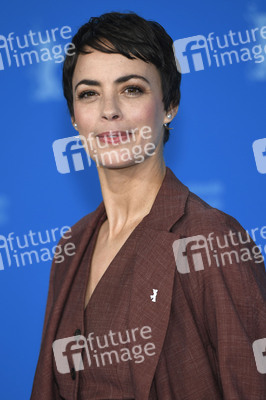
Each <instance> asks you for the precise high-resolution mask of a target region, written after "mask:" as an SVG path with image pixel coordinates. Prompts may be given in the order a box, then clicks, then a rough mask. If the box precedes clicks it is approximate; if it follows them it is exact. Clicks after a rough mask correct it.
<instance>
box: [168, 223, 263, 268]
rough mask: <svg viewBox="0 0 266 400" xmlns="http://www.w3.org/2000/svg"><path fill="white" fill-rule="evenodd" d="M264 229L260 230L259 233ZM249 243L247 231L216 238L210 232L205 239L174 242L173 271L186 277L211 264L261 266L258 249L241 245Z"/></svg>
mask: <svg viewBox="0 0 266 400" xmlns="http://www.w3.org/2000/svg"><path fill="white" fill-rule="evenodd" d="M264 228H265V227H263V228H262V229H261V232H262V233H263V234H264ZM256 230H257V229H256ZM256 230H253V231H254V232H255V231H256ZM254 232H253V233H254ZM250 242H251V238H250V236H249V234H248V232H247V231H246V232H245V233H244V234H243V233H242V232H233V231H231V230H230V231H229V233H228V234H224V235H220V236H215V234H214V232H211V233H210V234H209V235H208V236H207V237H205V236H204V235H196V236H190V237H187V238H182V239H178V240H175V241H174V243H173V252H174V257H175V262H176V267H177V270H178V272H179V273H181V274H187V273H189V272H191V270H194V271H202V270H204V269H205V268H208V267H211V266H212V265H215V266H216V267H224V266H228V265H232V264H233V263H237V264H239V263H241V262H248V261H253V262H255V263H256V264H257V263H262V262H263V261H264V257H263V255H262V253H261V252H262V247H261V246H257V245H253V246H249V247H247V246H244V245H245V244H247V243H250ZM264 250H266V245H265V247H264Z"/></svg>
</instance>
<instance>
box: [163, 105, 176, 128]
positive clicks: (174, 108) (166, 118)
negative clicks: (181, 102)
mask: <svg viewBox="0 0 266 400" xmlns="http://www.w3.org/2000/svg"><path fill="white" fill-rule="evenodd" d="M178 108H179V106H175V107H171V108H170V109H169V110H168V111H167V112H166V113H165V117H164V120H163V123H164V124H169V122H171V121H173V119H174V118H175V116H176V114H177V111H178ZM169 115H171V117H170V118H169Z"/></svg>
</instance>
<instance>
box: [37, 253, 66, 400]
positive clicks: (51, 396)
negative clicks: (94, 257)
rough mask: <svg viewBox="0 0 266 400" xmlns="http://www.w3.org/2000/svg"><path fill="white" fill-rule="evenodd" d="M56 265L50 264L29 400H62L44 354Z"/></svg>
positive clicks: (52, 300) (47, 354)
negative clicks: (39, 343)
mask: <svg viewBox="0 0 266 400" xmlns="http://www.w3.org/2000/svg"><path fill="white" fill-rule="evenodd" d="M55 271H56V264H55V263H54V261H53V263H52V267H51V272H50V279H49V289H48V297H47V302H46V310H45V317H44V324H43V331H42V338H41V345H40V354H39V358H38V363H37V367H36V371H35V376H34V381H33V386H32V393H31V397H30V400H42V399H43V400H44V399H45V400H62V397H61V396H60V394H59V390H58V387H57V385H56V382H55V381H54V379H53V374H52V368H51V363H50V357H49V352H46V350H45V349H46V331H47V327H48V325H49V320H50V317H51V313H52V308H53V303H54V279H55Z"/></svg>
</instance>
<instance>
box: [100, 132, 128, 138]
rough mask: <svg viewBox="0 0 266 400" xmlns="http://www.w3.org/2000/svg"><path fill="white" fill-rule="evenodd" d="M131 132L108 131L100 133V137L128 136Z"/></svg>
mask: <svg viewBox="0 0 266 400" xmlns="http://www.w3.org/2000/svg"><path fill="white" fill-rule="evenodd" d="M129 134H131V132H129V131H108V132H102V133H99V134H98V135H97V136H98V137H120V136H121V137H126V136H127V135H129Z"/></svg>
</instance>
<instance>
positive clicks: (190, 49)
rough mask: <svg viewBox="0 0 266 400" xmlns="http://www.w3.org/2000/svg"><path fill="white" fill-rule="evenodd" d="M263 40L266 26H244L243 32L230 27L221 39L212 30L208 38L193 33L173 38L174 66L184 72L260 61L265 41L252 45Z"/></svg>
mask: <svg viewBox="0 0 266 400" xmlns="http://www.w3.org/2000/svg"><path fill="white" fill-rule="evenodd" d="M262 39H263V40H266V26H262V27H261V28H253V29H250V30H248V29H247V30H246V31H245V32H244V33H243V32H240V31H239V32H233V31H232V30H230V31H229V32H228V33H227V34H224V35H223V37H222V38H221V37H220V36H214V32H211V33H209V35H208V36H207V37H205V36H203V35H196V36H190V37H187V38H184V39H177V40H175V41H174V51H175V56H176V58H177V60H178V62H177V69H178V70H179V72H181V73H183V74H187V73H189V72H195V71H202V70H204V69H205V68H207V67H210V66H212V65H214V66H215V67H218V68H219V67H225V66H227V65H232V64H233V63H240V62H247V61H254V62H255V63H262V62H263V61H264V60H265V56H266V43H265V45H264V46H262V45H261V44H254V43H256V42H259V41H260V40H262ZM246 46H249V47H246ZM224 49H228V50H226V51H224Z"/></svg>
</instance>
